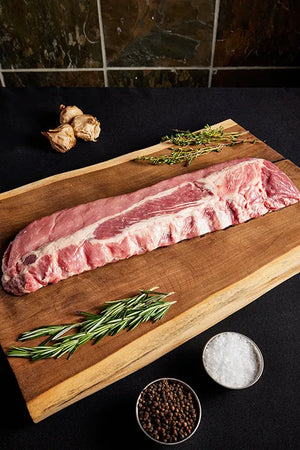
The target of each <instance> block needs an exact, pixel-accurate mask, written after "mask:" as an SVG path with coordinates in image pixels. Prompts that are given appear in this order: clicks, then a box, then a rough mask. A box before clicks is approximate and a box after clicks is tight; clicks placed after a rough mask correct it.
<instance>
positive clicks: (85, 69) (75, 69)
mask: <svg viewBox="0 0 300 450" xmlns="http://www.w3.org/2000/svg"><path fill="white" fill-rule="evenodd" d="M210 69H212V70H287V69H288V70H299V69H300V66H170V67H167V66H155V67H152V66H137V67H132V66H131V67H119V66H116V67H113V66H111V67H106V68H105V69H104V68H103V67H69V68H55V67H49V68H40V69H37V68H31V69H0V70H1V72H2V73H18V72H19V73H22V72H24V73H25V72H33V73H34V72H37V73H39V72H104V71H106V72H109V71H114V70H115V71H122V70H127V71H131V70H132V71H134V70H137V71H139V70H210Z"/></svg>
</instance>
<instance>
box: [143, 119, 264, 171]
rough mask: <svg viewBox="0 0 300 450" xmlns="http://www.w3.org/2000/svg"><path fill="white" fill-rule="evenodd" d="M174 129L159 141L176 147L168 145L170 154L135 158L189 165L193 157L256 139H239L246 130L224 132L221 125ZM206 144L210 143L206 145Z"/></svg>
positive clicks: (158, 162)
mask: <svg viewBox="0 0 300 450" xmlns="http://www.w3.org/2000/svg"><path fill="white" fill-rule="evenodd" d="M174 131H176V133H175V134H173V135H171V136H168V135H167V136H163V137H162V138H161V142H170V144H174V145H176V147H169V149H170V150H171V153H170V154H167V155H166V154H164V155H158V156H138V157H137V158H136V159H137V160H144V161H150V162H151V163H152V164H154V165H158V164H169V165H173V164H178V163H184V164H185V165H187V166H189V165H190V164H191V163H192V162H193V160H194V159H195V158H197V157H198V156H200V155H204V154H207V153H211V152H220V151H221V150H222V149H223V148H224V147H231V146H233V145H237V144H243V143H246V142H249V143H251V144H254V143H255V142H256V140H255V139H254V140H247V139H243V138H242V139H241V136H242V135H244V134H246V133H248V132H247V131H243V132H238V131H232V132H227V133H226V132H225V131H224V128H223V127H222V126H220V127H218V128H216V129H213V128H212V127H211V126H209V125H206V126H205V127H204V129H203V130H200V131H194V132H191V131H189V130H187V131H180V130H174ZM207 144H212V145H210V146H207Z"/></svg>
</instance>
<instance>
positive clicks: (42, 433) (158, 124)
mask: <svg viewBox="0 0 300 450" xmlns="http://www.w3.org/2000/svg"><path fill="white" fill-rule="evenodd" d="M60 103H65V104H70V103H71V104H76V105H78V106H79V107H80V108H82V109H83V110H84V111H88V112H89V113H91V114H94V115H96V116H97V117H98V118H99V119H100V121H101V124H102V132H101V135H100V138H99V141H98V142H97V143H96V144H95V143H83V142H78V144H77V145H76V147H75V148H74V149H72V150H71V151H70V152H68V153H66V154H60V153H57V152H55V151H54V150H52V149H51V147H50V145H49V143H48V142H47V141H46V139H45V138H44V137H43V136H42V135H41V134H40V131H41V130H43V129H44V130H45V129H47V128H49V127H55V126H56V125H57V122H58V114H57V110H58V107H59V105H60ZM0 111H1V115H0V117H1V130H2V133H1V144H0V190H1V191H5V190H8V189H12V188H14V187H17V186H21V185H23V184H25V183H29V182H32V181H35V180H38V179H40V178H43V177H46V176H49V175H53V174H56V173H60V172H63V171H66V170H72V169H76V168H79V167H84V166H87V165H90V164H94V163H97V162H100V161H103V160H106V159H109V158H112V157H114V156H117V155H120V154H124V153H128V152H130V151H133V150H135V149H139V148H143V147H147V146H149V145H152V144H155V143H157V142H158V141H159V139H160V137H161V136H162V135H164V134H166V133H169V132H170V131H171V130H172V129H173V128H179V129H186V128H190V129H199V128H201V127H202V126H204V125H205V124H207V123H209V124H213V123H216V122H219V121H222V120H225V119H227V118H232V119H233V120H235V121H237V122H238V123H240V124H241V125H242V126H244V127H245V128H246V129H249V130H250V131H251V132H252V133H254V134H255V135H256V136H257V137H259V138H260V139H262V140H265V141H266V143H267V144H268V145H270V146H271V147H273V148H274V149H275V150H277V151H278V152H280V153H281V154H283V155H284V156H285V157H286V158H289V159H291V160H292V161H293V162H294V163H296V164H298V165H299V164H300V156H299V141H300V114H299V113H300V89H287V88H281V89H231V88H226V89H222V88H215V89H190V88H180V89H127V88H125V89H121V90H120V89H118V88H115V89H113V88H107V89H104V88H103V89H101V88H94V89H89V88H86V89H64V88H57V89H56V88H45V89H33V88H31V89H29V88H26V89H11V88H5V89H4V88H3V89H0ZM0 207H1V204H0ZM0 226H1V227H3V226H5V224H0ZM285 238H286V239H288V238H289V236H288V235H287V236H285ZM245 264H247V261H245ZM199 276H201V274H199ZM12 301H18V300H17V299H16V300H14V299H12ZM299 305H300V303H299V275H298V276H296V277H293V278H291V279H290V280H288V281H286V282H284V283H282V284H281V285H280V286H278V287H276V288H275V289H273V290H272V291H270V292H269V293H267V294H265V295H264V296H262V297H261V298H259V299H258V300H256V301H255V302H254V303H252V304H250V305H248V306H247V307H246V308H244V309H242V310H241V311H239V312H237V313H235V314H233V315H232V316H230V317H228V318H227V319H226V320H224V321H222V322H220V323H219V324H217V325H216V326H214V327H212V328H211V329H209V330H208V331H206V332H204V333H202V334H200V335H199V336H197V337H196V338H194V339H191V340H190V341H188V342H187V343H185V344H184V345H181V346H180V347H178V348H177V349H175V350H174V351H172V352H170V353H169V354H167V355H165V356H164V357H162V358H160V359H159V360H157V361H155V362H153V363H152V364H150V365H148V366H147V367H145V368H143V369H141V370H139V371H137V372H135V373H134V374H132V375H130V376H128V377H126V378H125V379H123V380H120V381H118V382H117V383H114V384H113V385H111V386H108V387H107V388H105V389H103V390H101V391H99V392H97V393H95V394H93V395H91V396H90V397H87V398H85V399H83V400H81V401H79V402H78V403H76V404H74V405H72V406H69V407H68V408H66V409H64V410H62V411H60V412H58V413H56V414H55V415H53V416H51V417H49V418H47V419H45V420H44V421H42V422H40V423H38V424H34V423H32V421H31V419H30V417H29V414H28V412H27V410H26V407H25V404H24V402H23V399H22V397H21V394H20V391H19V388H18V385H17V383H16V381H15V378H14V375H13V373H12V372H11V370H10V367H9V364H8V362H7V360H6V357H5V356H4V355H3V353H1V355H0V379H1V381H2V411H3V417H2V420H1V421H0V448H1V449H5V450H6V449H8V450H20V449H22V450H35V449H41V450H52V449H56V448H59V449H62V450H67V449H74V450H83V449H84V450H90V449H91V450H92V449H98V448H101V449H105V450H106V449H108V450H110V449H119V448H129V447H131V446H135V447H136V448H138V449H143V450H144V449H145V450H147V449H155V448H160V447H159V445H158V444H155V443H153V442H152V441H150V440H147V438H146V437H145V436H144V435H143V434H142V432H141V431H140V429H139V428H138V426H137V423H136V419H135V402H136V399H137V396H138V394H139V392H140V390H141V389H142V388H143V387H144V386H145V385H146V384H148V383H149V382H150V381H152V380H154V379H156V378H159V377H164V376H172V377H175V378H180V379H182V380H184V381H186V382H187V383H189V384H190V385H191V386H192V387H193V388H194V389H195V391H196V392H197V394H198V395H199V398H200V401H201V404H202V408H203V417H202V421H201V424H200V426H199V429H198V431H197V432H196V434H195V435H194V436H193V437H192V438H191V439H190V440H189V441H187V442H186V443H184V444H181V445H179V446H178V447H177V448H178V449H181V448H182V449H192V450H194V449H195V450H196V449H197V450H199V449H206V450H219V449H221V448H222V449H226V450H227V449H228V450H243V449H245V450H252V449H270V450H271V449H272V450H276V449H280V450H281V449H282V450H286V449H287V450H289V449H290V450H294V449H295V448H298V445H299V444H298V442H299V439H300V433H299V412H300V406H299V405H300V402H299V400H300V396H299V392H300V382H299V314H300V306H299ZM45 307H51V299H49V304H47V305H45ZM221 331H237V332H241V333H243V334H245V335H247V336H249V337H250V338H252V339H253V340H254V341H255V342H256V343H257V344H258V346H259V347H260V349H261V351H262V353H263V356H264V360H265V370H264V373H263V375H262V377H261V379H260V380H259V382H258V383H257V384H255V385H254V386H252V387H250V388H249V389H245V390H237V391H235V390H233V391H231V390H227V389H224V388H222V387H220V386H218V385H216V384H215V383H214V382H212V381H211V380H210V379H209V378H208V376H207V375H206V374H205V373H204V370H203V367H202V362H201V354H202V350H203V347H204V345H205V343H206V342H207V340H208V339H209V338H210V337H211V336H213V335H214V334H216V333H218V332H221ZM116 338H117V337H116ZM166 339H167V336H166ZM98 345H101V344H98ZM71 361H72V360H71ZM70 363H71V362H70ZM161 448H163V447H161Z"/></svg>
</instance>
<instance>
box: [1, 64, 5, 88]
mask: <svg viewBox="0 0 300 450" xmlns="http://www.w3.org/2000/svg"><path fill="white" fill-rule="evenodd" d="M0 84H1V87H6V86H5V80H4V76H3V73H2V66H1V63H0Z"/></svg>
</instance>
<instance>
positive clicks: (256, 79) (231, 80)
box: [212, 69, 300, 87]
mask: <svg viewBox="0 0 300 450" xmlns="http://www.w3.org/2000/svg"><path fill="white" fill-rule="evenodd" d="M212 86H222V87H228V86H230V87H300V69H258V70H255V69H249V70H247V69H245V70H218V71H216V73H214V74H213V77H212Z"/></svg>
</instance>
